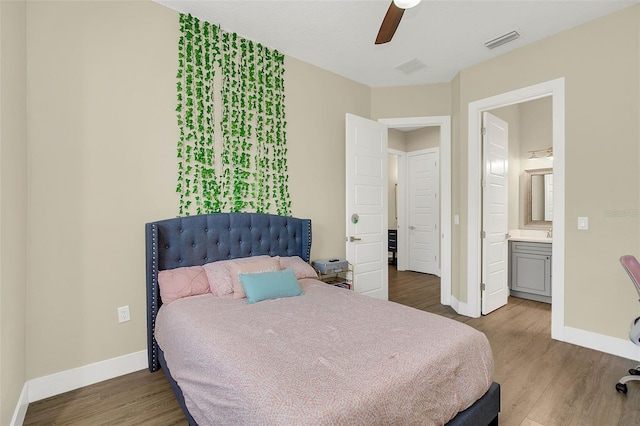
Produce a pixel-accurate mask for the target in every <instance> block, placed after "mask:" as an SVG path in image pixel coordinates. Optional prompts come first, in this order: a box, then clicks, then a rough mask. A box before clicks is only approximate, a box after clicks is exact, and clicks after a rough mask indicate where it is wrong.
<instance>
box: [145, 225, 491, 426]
mask: <svg viewBox="0 0 640 426" xmlns="http://www.w3.org/2000/svg"><path fill="white" fill-rule="evenodd" d="M145 240H146V269H147V354H148V359H149V370H151V371H152V372H153V371H157V370H158V369H160V368H162V369H163V370H164V371H165V374H166V376H167V379H168V380H169V383H170V384H171V387H172V389H173V391H174V393H175V395H176V398H177V399H178V402H179V403H180V406H181V407H182V410H183V411H184V413H185V416H186V417H187V419H188V420H189V424H190V425H196V422H195V421H194V420H193V418H192V417H191V415H190V414H189V411H188V410H187V407H186V405H185V402H184V396H183V394H182V391H181V389H180V387H179V386H178V384H177V383H176V382H175V380H174V379H173V377H171V372H170V371H169V369H168V367H167V365H166V363H165V362H164V356H163V353H162V351H161V350H160V348H159V347H158V344H157V343H156V340H155V337H154V329H155V321H156V315H157V313H158V309H160V306H162V300H161V298H160V290H159V287H158V271H161V270H165V269H174V268H179V267H183V266H196V265H204V264H205V263H209V262H214V261H217V260H227V259H236V258H241V257H250V256H259V255H265V254H267V255H270V256H300V257H301V258H302V259H304V260H305V261H307V262H308V261H309V258H310V255H311V220H309V219H297V218H292V217H285V216H276V215H270V214H261V213H218V214H208V215H197V216H186V217H178V218H172V219H165V220H161V221H157V222H151V223H147V224H146V225H145ZM499 411H500V385H498V384H497V383H493V384H492V385H491V387H490V388H489V390H488V391H487V393H486V394H485V395H484V396H482V398H480V399H479V400H477V401H476V402H475V403H474V404H473V405H472V406H471V407H469V408H468V409H467V410H465V411H462V412H460V413H458V415H457V416H456V417H455V418H454V419H452V420H451V421H450V422H449V423H447V426H462V425H464V426H487V425H490V426H497V425H498V413H499Z"/></svg>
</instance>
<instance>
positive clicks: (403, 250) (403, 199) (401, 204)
mask: <svg viewBox="0 0 640 426" xmlns="http://www.w3.org/2000/svg"><path fill="white" fill-rule="evenodd" d="M387 155H395V156H396V157H397V159H398V194H397V195H398V199H397V200H396V208H397V209H398V224H397V225H398V227H397V231H398V237H397V240H398V241H406V240H407V194H406V188H407V152H405V151H400V150H397V149H392V148H389V150H388V152H387ZM396 247H397V252H396V268H397V269H398V271H406V270H407V246H406V245H405V244H400V245H397V244H396Z"/></svg>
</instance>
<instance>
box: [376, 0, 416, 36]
mask: <svg viewBox="0 0 640 426" xmlns="http://www.w3.org/2000/svg"><path fill="white" fill-rule="evenodd" d="M420 1H421V0H393V1H392V2H391V4H390V5H389V9H388V10H387V14H386V15H384V19H383V20H382V24H381V25H380V31H378V36H377V37H376V44H384V43H388V42H390V41H391V39H392V38H393V35H394V34H395V33H396V30H397V29H398V25H400V19H402V15H403V14H404V10H405V9H409V8H411V7H413V6H415V5H417V4H418V3H420Z"/></svg>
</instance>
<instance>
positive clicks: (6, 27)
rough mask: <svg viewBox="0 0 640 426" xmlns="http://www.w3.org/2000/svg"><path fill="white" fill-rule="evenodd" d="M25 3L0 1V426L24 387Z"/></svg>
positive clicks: (25, 229) (12, 409) (25, 254)
mask: <svg viewBox="0 0 640 426" xmlns="http://www.w3.org/2000/svg"><path fill="white" fill-rule="evenodd" d="M25 71H26V3H25V2H24V1H10V2H9V1H0V424H3V425H8V424H10V422H11V417H12V415H13V411H14V409H15V408H16V403H17V402H18V398H19V396H20V392H21V391H22V387H23V386H24V383H25V374H26V373H25V335H26V315H25V308H26V303H27V302H26V292H25V288H26V277H25V270H26V259H27V257H26V256H27V253H26V235H27V226H26V220H27V216H26V206H27V151H26V149H27V116H26V112H27V111H26V102H25V98H26V96H25V95H26V78H25V74H26V72H25Z"/></svg>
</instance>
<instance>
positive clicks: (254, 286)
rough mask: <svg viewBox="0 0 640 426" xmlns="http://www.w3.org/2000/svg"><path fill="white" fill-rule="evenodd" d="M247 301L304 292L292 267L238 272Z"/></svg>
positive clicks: (289, 295) (297, 294)
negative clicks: (250, 272)
mask: <svg viewBox="0 0 640 426" xmlns="http://www.w3.org/2000/svg"><path fill="white" fill-rule="evenodd" d="M238 278H239V279H240V282H241V283H242V287H243V288H244V292H245V293H246V295H247V303H256V302H260V301H262V300H268V299H278V298H280V297H292V296H299V295H301V294H304V292H303V291H302V288H300V284H298V280H297V279H296V275H295V274H294V273H293V271H292V270H291V269H285V270H282V271H272V272H258V273H255V274H238Z"/></svg>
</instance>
